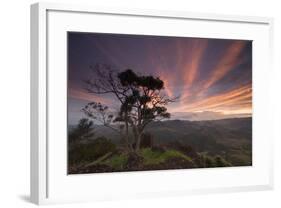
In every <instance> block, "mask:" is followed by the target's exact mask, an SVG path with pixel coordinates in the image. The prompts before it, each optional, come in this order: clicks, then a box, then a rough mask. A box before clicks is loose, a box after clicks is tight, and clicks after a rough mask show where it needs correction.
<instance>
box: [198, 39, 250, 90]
mask: <svg viewBox="0 0 281 208" xmlns="http://www.w3.org/2000/svg"><path fill="white" fill-rule="evenodd" d="M245 45H246V42H245V41H239V40H238V41H234V42H233V43H232V44H231V45H230V46H229V47H228V49H227V50H226V52H225V55H224V56H223V57H222V58H221V60H220V61H219V62H218V64H217V65H216V67H215V68H214V69H213V73H212V74H211V75H210V78H209V79H208V80H206V81H205V83H204V84H203V86H202V89H201V90H200V94H201V93H202V92H204V91H206V90H207V89H208V88H209V87H211V86H212V85H213V84H214V83H216V82H217V81H218V80H220V79H221V78H223V77H224V76H225V75H226V74H227V73H229V72H230V71H231V70H232V69H234V67H235V66H237V65H238V64H239V63H240V61H241V59H239V55H240V53H241V51H242V50H243V49H244V47H245Z"/></svg>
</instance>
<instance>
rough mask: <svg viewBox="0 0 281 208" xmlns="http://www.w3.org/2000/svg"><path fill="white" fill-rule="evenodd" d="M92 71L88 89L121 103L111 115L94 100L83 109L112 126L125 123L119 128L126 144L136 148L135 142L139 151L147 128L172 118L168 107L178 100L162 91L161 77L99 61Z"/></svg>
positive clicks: (94, 117) (91, 116)
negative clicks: (109, 95) (130, 131)
mask: <svg viewBox="0 0 281 208" xmlns="http://www.w3.org/2000/svg"><path fill="white" fill-rule="evenodd" d="M92 72H93V78H92V79H89V80H87V81H86V84H87V88H86V89H87V91H88V92H89V93H94V94H108V93H109V94H112V95H114V96H115V97H116V99H117V100H118V101H119V103H120V106H119V112H118V113H117V114H116V115H113V114H110V113H109V114H108V112H106V111H108V107H107V106H104V105H102V104H100V103H95V102H92V103H89V104H88V105H87V106H85V107H84V108H83V111H84V113H85V114H86V115H87V116H89V117H90V118H93V119H98V120H100V121H101V122H102V123H103V124H104V125H105V126H108V127H109V128H113V126H112V125H111V124H112V123H116V122H118V123H120V124H123V125H121V126H120V128H119V129H118V131H119V132H120V133H121V132H124V138H125V139H124V140H125V143H126V144H127V147H128V148H130V149H133V145H132V144H133V143H134V144H135V145H134V149H135V150H136V151H138V150H139V148H140V142H141V137H142V134H143V132H144V129H145V127H146V126H147V125H148V124H149V123H151V122H152V121H157V120H162V119H167V118H169V117H170V114H169V113H168V112H167V108H166V107H165V106H166V105H168V104H169V103H171V102H174V101H175V100H176V99H170V98H168V97H167V96H166V95H165V94H164V93H163V90H164V82H163V81H162V80H161V79H160V78H159V77H154V76H143V75H140V74H137V73H135V72H134V71H133V70H131V69H127V70H125V71H122V72H118V71H116V70H113V69H112V68H111V67H110V66H108V65H100V64H98V65H96V66H94V67H92ZM129 129H131V130H132V132H133V136H134V140H133V141H131V140H130V139H129ZM115 130H116V131H117V129H115Z"/></svg>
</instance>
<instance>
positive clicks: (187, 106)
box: [68, 32, 252, 124]
mask: <svg viewBox="0 0 281 208" xmlns="http://www.w3.org/2000/svg"><path fill="white" fill-rule="evenodd" d="M96 63H105V64H109V65H112V66H114V67H115V68H118V69H120V70H121V71H122V70H125V69H128V68H130V69H133V70H134V71H137V72H139V73H141V74H144V75H154V76H157V77H160V79H162V80H163V81H164V85H165V91H164V93H166V94H167V95H168V96H169V97H171V98H172V97H177V96H179V100H178V102H175V103H172V104H169V106H168V111H169V112H170V113H171V114H172V119H187V120H205V119H207V120H209V119H220V118H229V117H248V116H251V113H252V41H245V40H226V39H203V38H187V37H163V36H141V35H119V34H96V33H75V32H69V33H68V118H69V123H70V124H76V123H77V122H78V120H79V119H80V118H82V117H83V116H84V115H83V114H82V112H81V108H82V107H84V106H85V104H87V103H88V102H91V101H96V102H101V103H103V104H105V105H107V106H109V107H110V109H112V110H113V111H114V110H117V109H118V102H117V101H116V100H115V99H114V97H112V96H109V95H106V96H105V95H101V96H98V95H94V94H89V93H87V92H86V91H85V90H84V87H85V84H84V83H83V80H85V79H87V78H89V77H90V76H91V71H90V66H91V65H95V64H96Z"/></svg>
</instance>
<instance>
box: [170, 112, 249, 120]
mask: <svg viewBox="0 0 281 208" xmlns="http://www.w3.org/2000/svg"><path fill="white" fill-rule="evenodd" d="M251 116H252V115H251V114H249V113H241V114H224V113H222V112H214V111H203V112H175V113H173V114H172V116H171V118H172V119H179V120H190V121H203V120H219V119H226V118H244V117H251Z"/></svg>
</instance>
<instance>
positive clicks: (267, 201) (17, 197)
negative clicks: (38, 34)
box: [0, 0, 281, 208]
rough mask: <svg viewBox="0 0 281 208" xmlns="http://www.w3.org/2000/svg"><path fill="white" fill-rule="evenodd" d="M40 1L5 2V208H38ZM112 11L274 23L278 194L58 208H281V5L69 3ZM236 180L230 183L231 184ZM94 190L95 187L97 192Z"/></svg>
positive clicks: (1, 113) (1, 144)
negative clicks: (34, 121)
mask: <svg viewBox="0 0 281 208" xmlns="http://www.w3.org/2000/svg"><path fill="white" fill-rule="evenodd" d="M34 2H36V1H30V0H9V1H2V4H1V12H0V30H1V32H0V57H1V59H0V63H1V67H0V79H1V80H0V96H1V97H0V99H1V102H0V106H1V107H0V206H1V207H5V208H9V207H21V208H25V207H34V205H33V204H30V203H29V202H28V200H29V199H28V198H29V150H30V148H29V132H30V131H29V113H30V110H29V96H30V93H29V75H30V74H29V73H30V70H29V58H30V57H29V44H30V40H29V5H30V4H31V3H34ZM56 2H71V3H80V4H82V3H85V4H95V5H100V6H110V7H114V6H116V7H128V8H140V9H162V10H186V11H191V12H208V13H221V14H234V15H250V16H270V17H274V18H275V28H274V54H275V55H274V56H275V57H274V58H275V60H274V71H269V73H272V75H273V79H272V84H273V89H274V90H273V91H272V95H273V97H274V99H275V102H274V103H275V105H274V106H272V107H274V108H275V111H276V114H275V118H274V119H275V123H274V124H272V125H273V126H274V135H275V171H274V172H275V189H274V191H263V192H248V193H231V194H208V195H193V196H186V197H168V198H156V199H145V200H128V201H114V202H100V203H96V204H89V203H88V204H72V205H55V206H53V207H93V206H96V207H106V208H107V207H123V208H127V207H128V208H129V207H130V208H131V207H132V206H133V207H136V208H139V207H160V206H161V207H163V208H165V207H216V208H219V207H228V208H232V207H235V208H237V207H272V208H274V207H280V206H281V200H280V196H281V180H280V175H281V152H280V144H281V142H280V139H281V131H280V127H281V110H280V106H281V93H280V89H281V73H280V67H281V61H280V52H281V38H280V37H281V13H280V5H278V3H279V1H277V0H247V1H246V0H235V1H234V0H231V1H225V0H212V1H208V0H205V1H204V0H196V1H195V0H192V1H191V0H171V1H164V0H135V1H133V0H118V1H116V0H103V1H97V0H94V1H93V0H79V1H78V0H76V1H74V0H69V1H66V0H65V1H61V0H57V1H56ZM229 180H231V178H230V179H229ZM93 188H94V187H93Z"/></svg>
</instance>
